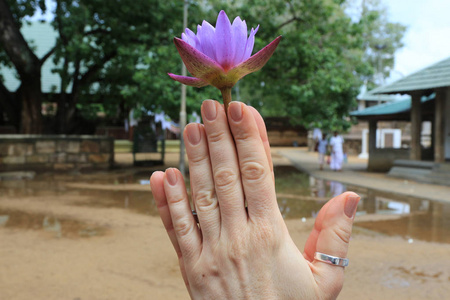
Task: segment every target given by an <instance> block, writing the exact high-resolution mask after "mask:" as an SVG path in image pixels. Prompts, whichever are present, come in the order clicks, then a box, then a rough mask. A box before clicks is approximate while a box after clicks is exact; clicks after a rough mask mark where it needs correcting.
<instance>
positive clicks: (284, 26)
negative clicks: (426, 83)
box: [0, 0, 404, 130]
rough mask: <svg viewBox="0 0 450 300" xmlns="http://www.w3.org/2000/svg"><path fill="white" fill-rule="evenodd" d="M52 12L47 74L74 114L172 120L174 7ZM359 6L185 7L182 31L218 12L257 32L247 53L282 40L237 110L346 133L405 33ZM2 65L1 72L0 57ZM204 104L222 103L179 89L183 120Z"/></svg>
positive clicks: (80, 3)
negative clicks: (139, 112) (161, 115)
mask: <svg viewBox="0 0 450 300" xmlns="http://www.w3.org/2000/svg"><path fill="white" fill-rule="evenodd" d="M8 3H9V4H10V7H11V10H12V12H13V14H14V16H15V18H16V20H18V21H22V20H23V18H24V17H25V16H30V15H32V14H33V13H34V11H36V10H38V9H39V8H41V9H45V1H44V0H31V1H30V0H28V1H25V0H14V1H12V0H8ZM55 3H56V10H55V12H54V13H55V19H54V20H53V21H52V25H53V26H54V28H55V29H56V30H57V31H58V32H59V38H58V42H57V46H56V49H55V51H54V56H53V60H54V62H55V63H56V64H57V66H58V67H57V68H56V69H55V70H54V72H56V73H58V74H59V75H60V77H61V82H62V87H61V91H59V92H66V93H68V94H69V95H70V96H71V97H70V101H72V102H73V103H72V104H73V106H74V107H77V108H78V110H80V111H82V112H83V115H89V116H91V117H93V116H95V114H93V113H92V111H93V110H95V109H100V110H102V111H103V112H104V113H106V114H107V115H110V116H116V117H119V118H120V117H121V116H120V111H122V117H123V115H124V114H125V113H126V112H127V111H128V110H129V109H131V108H135V107H137V108H139V109H141V108H143V109H146V110H152V111H161V110H164V111H165V112H166V113H168V114H169V115H170V116H171V117H172V118H173V119H178V114H179V107H180V90H181V86H180V84H179V83H177V82H174V81H172V80H171V79H170V78H169V77H168V76H167V73H168V72H172V73H176V74H181V63H182V62H181V59H180V58H179V55H178V53H177V51H176V48H175V46H174V45H173V42H172V39H173V37H174V36H178V37H179V36H180V35H181V33H182V31H183V30H184V28H182V20H183V2H182V1H173V0H169V1H160V0H145V1H144V0H108V1H104V0H55ZM364 3H366V6H365V7H364V8H363V9H362V13H361V15H360V16H359V17H358V18H356V19H352V18H350V17H349V16H348V15H347V14H346V13H345V8H346V5H348V2H347V1H343V0H246V1H244V0H234V1H230V0H209V1H207V0H190V1H189V25H188V27H189V28H191V29H193V30H194V31H196V26H197V24H200V23H201V22H202V20H204V19H205V20H207V21H209V22H210V23H211V24H213V25H215V24H214V23H215V20H216V17H217V13H218V12H219V10H220V9H224V10H225V11H226V12H227V14H228V16H229V17H230V18H234V17H236V16H238V15H239V16H241V17H242V18H243V19H245V20H246V22H247V24H248V26H249V28H251V27H256V26H257V25H258V24H259V25H260V30H259V32H258V34H257V35H256V41H255V47H254V53H255V52H256V51H258V50H260V49H261V48H262V47H264V46H265V45H266V44H268V43H269V42H270V41H272V40H273V39H274V38H276V37H277V36H278V35H283V39H282V41H281V43H280V46H279V47H278V49H277V50H276V51H275V54H274V56H273V57H272V58H271V59H270V60H269V62H268V63H267V65H266V66H265V67H264V68H263V69H262V70H261V71H259V72H256V73H253V74H251V75H249V76H247V77H245V78H244V79H243V80H241V82H240V83H239V95H240V99H241V101H244V102H246V103H248V104H251V105H253V106H255V107H256V108H257V109H258V110H259V111H260V112H261V113H262V114H263V116H287V117H290V118H291V120H292V121H293V122H294V123H296V124H302V125H305V126H307V127H309V126H318V127H322V128H324V129H331V130H334V129H339V130H345V129H346V128H348V127H349V126H350V124H351V123H350V119H349V118H348V113H349V111H351V110H352V109H353V108H354V107H355V96H356V95H357V93H358V90H359V87H360V86H361V85H362V84H363V83H364V82H369V84H372V85H373V84H375V83H376V80H375V76H374V73H376V71H377V70H378V71H379V73H380V72H382V73H383V76H388V75H389V72H390V71H391V69H392V66H393V62H394V56H393V54H394V53H395V51H396V50H397V49H398V48H399V47H401V46H402V44H401V38H402V35H403V32H404V27H402V26H401V25H399V24H393V23H389V22H388V21H387V20H386V11H385V10H383V9H382V8H381V7H380V6H379V4H378V2H377V1H376V0H366V1H365V2H364ZM380 45H381V46H383V47H381V46H380ZM0 60H3V63H4V64H8V59H7V57H5V56H4V53H3V52H2V51H1V49H0ZM380 62H381V64H382V65H383V68H382V70H381V71H380V68H379V65H380ZM236 96H237V95H236V94H234V95H233V97H234V99H236ZM207 98H213V99H220V98H221V96H220V93H219V91H218V90H216V89H215V88H212V87H207V88H201V89H196V88H192V87H187V111H188V113H191V112H193V111H197V112H198V111H199V108H200V105H201V101H202V100H203V99H207ZM68 99H69V98H68ZM65 101H66V100H65ZM67 101H69V100H67ZM94 103H100V104H101V106H98V105H93V104H94ZM118 108H120V109H118ZM118 111H119V113H118Z"/></svg>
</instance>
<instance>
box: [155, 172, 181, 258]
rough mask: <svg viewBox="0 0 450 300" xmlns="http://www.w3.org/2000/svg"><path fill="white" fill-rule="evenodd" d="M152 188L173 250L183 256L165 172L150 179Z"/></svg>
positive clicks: (156, 173)
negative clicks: (168, 195)
mask: <svg viewBox="0 0 450 300" xmlns="http://www.w3.org/2000/svg"><path fill="white" fill-rule="evenodd" d="M150 187H151V189H152V194H153V198H154V199H155V203H156V207H157V208H158V212H159V216H160V217H161V220H162V222H163V224H164V227H165V228H166V231H167V234H168V235H169V238H170V241H171V242H172V245H173V248H174V249H175V251H176V252H177V255H178V257H181V256H182V253H181V249H180V245H179V244H178V240H177V236H176V234H175V230H174V228H173V224H172V218H171V216H170V211H169V206H168V204H167V199H166V194H165V192H164V172H161V171H156V172H154V173H153V174H152V176H151V177H150Z"/></svg>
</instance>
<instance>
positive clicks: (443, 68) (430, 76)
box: [370, 57, 450, 94]
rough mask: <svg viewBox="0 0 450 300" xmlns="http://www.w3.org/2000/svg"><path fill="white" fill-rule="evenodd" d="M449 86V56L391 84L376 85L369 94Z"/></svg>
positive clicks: (406, 92)
mask: <svg viewBox="0 0 450 300" xmlns="http://www.w3.org/2000/svg"><path fill="white" fill-rule="evenodd" d="M448 86H450V57H449V58H447V59H444V60H442V61H440V62H437V63H435V64H433V65H431V66H429V67H427V68H425V69H423V70H420V71H418V72H415V73H413V74H411V75H409V76H406V77H403V78H402V79H400V80H397V81H395V82H393V83H391V84H388V85H385V86H380V87H377V88H375V89H373V90H371V91H370V93H371V94H408V93H410V92H412V91H421V90H430V89H436V88H440V87H448Z"/></svg>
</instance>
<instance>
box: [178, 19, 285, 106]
mask: <svg viewBox="0 0 450 300" xmlns="http://www.w3.org/2000/svg"><path fill="white" fill-rule="evenodd" d="M258 29H259V26H258V27H256V29H253V28H252V29H251V31H250V35H249V36H248V37H247V24H246V23H245V21H242V20H241V19H240V18H239V17H236V18H235V19H234V21H233V24H231V22H230V20H229V19H228V16H227V15H226V13H225V12H224V11H223V10H222V11H221V12H220V13H219V16H218V17H217V23H216V28H214V27H213V26H212V25H211V24H209V23H208V22H206V21H203V23H202V25H198V27H197V34H195V33H194V32H193V31H191V30H190V29H189V28H186V32H185V33H183V34H182V35H181V39H179V38H174V43H175V46H176V47H177V49H178V52H179V53H180V56H181V59H182V60H183V62H184V64H185V65H186V68H187V69H188V70H189V72H190V73H191V74H192V76H194V77H188V76H180V75H175V74H172V73H169V76H170V77H171V78H172V79H174V80H176V81H179V82H181V83H183V84H186V85H190V86H194V87H203V86H206V85H212V86H215V87H216V88H218V89H219V90H220V91H221V92H222V96H223V99H224V104H225V106H226V107H227V106H228V103H229V102H230V101H231V88H232V87H233V86H234V85H235V84H236V82H238V80H239V79H241V78H242V77H244V76H245V75H247V74H250V73H253V72H255V71H258V70H259V69H261V68H262V67H263V66H264V65H265V64H266V62H267V61H268V60H269V58H270V57H271V56H272V54H273V52H274V51H275V49H276V47H277V46H278V43H279V42H280V39H281V36H279V37H277V38H276V39H275V40H273V41H272V42H271V43H270V44H269V45H267V46H266V47H264V48H263V49H262V50H260V51H259V52H258V53H256V54H255V55H253V56H251V54H252V50H253V45H254V43H255V34H256V32H258Z"/></svg>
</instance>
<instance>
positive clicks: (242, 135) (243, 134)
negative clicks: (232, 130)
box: [233, 128, 253, 143]
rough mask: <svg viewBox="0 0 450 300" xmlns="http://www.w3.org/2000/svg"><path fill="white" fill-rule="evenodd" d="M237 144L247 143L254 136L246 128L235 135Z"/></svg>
mask: <svg viewBox="0 0 450 300" xmlns="http://www.w3.org/2000/svg"><path fill="white" fill-rule="evenodd" d="M233 136H234V139H235V140H236V142H238V143H239V142H244V143H245V142H246V141H248V140H250V139H251V138H252V137H253V136H252V134H250V133H249V132H248V131H247V130H245V128H243V129H242V130H237V132H236V134H234V135H233Z"/></svg>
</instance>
